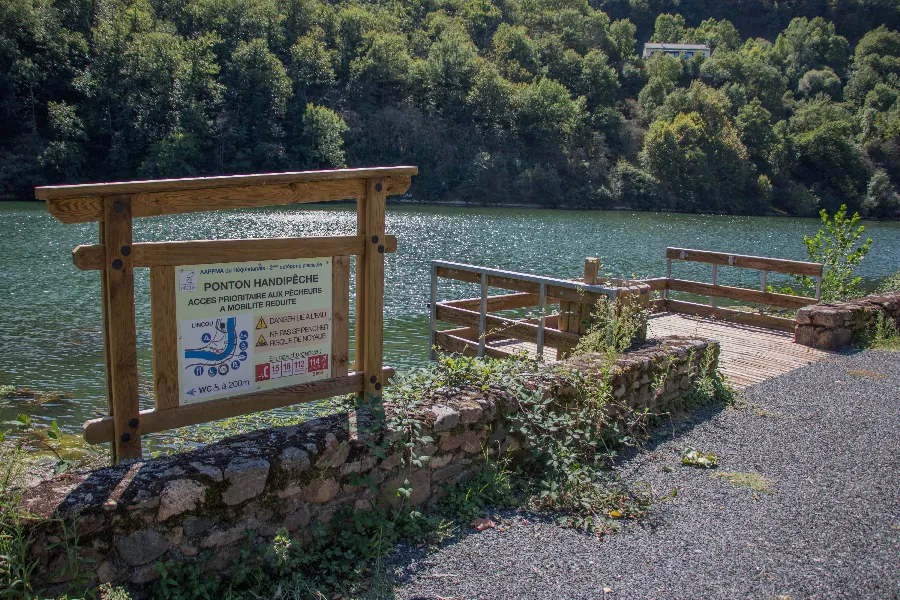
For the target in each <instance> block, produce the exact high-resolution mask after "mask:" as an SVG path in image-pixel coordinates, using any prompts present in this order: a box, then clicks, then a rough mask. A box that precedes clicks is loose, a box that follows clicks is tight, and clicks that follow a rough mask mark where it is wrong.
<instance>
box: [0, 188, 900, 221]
mask: <svg viewBox="0 0 900 600" xmlns="http://www.w3.org/2000/svg"><path fill="white" fill-rule="evenodd" d="M3 202H35V203H40V202H42V201H41V200H36V199H29V198H25V199H22V198H13V197H8V198H3V197H0V203H3ZM353 203H354V202H353V201H351V200H346V201H338V202H328V203H311V204H303V205H298V208H299V207H301V206H302V207H309V208H323V207H326V206H331V207H334V206H341V205H349V204H353ZM387 204H388V205H395V206H443V207H451V208H453V207H455V208H524V209H529V210H565V211H575V212H620V211H621V212H633V213H650V214H658V215H667V214H672V215H701V216H702V215H714V216H736V217H784V218H786V219H808V218H813V217H815V215H805V216H803V215H791V214H788V213H787V212H785V211H781V210H777V209H772V210H770V211H767V212H764V213H739V212H715V211H704V212H695V211H687V210H678V209H674V208H669V209H665V210H660V209H644V208H632V207H630V206H609V207H586V206H546V205H543V204H537V203H525V202H522V203H505V204H494V203H490V202H464V201H461V200H448V201H440V200H422V199H419V198H414V197H412V196H409V195H406V196H391V197H389V198H388V200H387ZM862 220H863V221H872V222H888V223H890V222H900V219H887V218H873V217H867V216H864V217H863V219H862Z"/></svg>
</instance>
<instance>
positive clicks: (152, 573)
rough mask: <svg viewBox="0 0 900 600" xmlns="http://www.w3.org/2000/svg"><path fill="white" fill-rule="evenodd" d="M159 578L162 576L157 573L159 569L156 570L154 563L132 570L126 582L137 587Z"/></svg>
mask: <svg viewBox="0 0 900 600" xmlns="http://www.w3.org/2000/svg"><path fill="white" fill-rule="evenodd" d="M160 577H162V574H161V573H160V572H159V569H157V568H156V564H155V563H154V564H152V565H143V566H141V567H138V568H136V569H134V570H133V571H132V572H131V577H129V578H128V580H129V581H130V582H131V583H134V584H137V585H146V584H148V583H150V582H151V581H156V580H157V579H159V578H160Z"/></svg>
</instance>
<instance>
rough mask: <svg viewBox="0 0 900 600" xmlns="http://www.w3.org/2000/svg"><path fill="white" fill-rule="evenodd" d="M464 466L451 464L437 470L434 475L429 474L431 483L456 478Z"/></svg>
mask: <svg viewBox="0 0 900 600" xmlns="http://www.w3.org/2000/svg"><path fill="white" fill-rule="evenodd" d="M464 468H465V467H464V465H462V464H460V463H456V464H451V465H448V466H446V467H443V468H441V469H437V470H435V471H434V473H432V474H431V481H433V482H435V483H437V482H440V481H444V480H445V479H449V478H451V477H456V476H457V475H459V474H460V473H462V471H463V469H464Z"/></svg>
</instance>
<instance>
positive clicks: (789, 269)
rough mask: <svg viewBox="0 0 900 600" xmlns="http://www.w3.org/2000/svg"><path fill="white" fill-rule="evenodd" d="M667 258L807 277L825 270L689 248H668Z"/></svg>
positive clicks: (818, 265) (799, 263)
mask: <svg viewBox="0 0 900 600" xmlns="http://www.w3.org/2000/svg"><path fill="white" fill-rule="evenodd" d="M666 258H667V259H669V260H684V261H690V262H702V263H708V264H712V265H721V266H726V267H742V268H745V269H757V270H759V271H778V272H779V273H788V274H790V275H806V276H808V277H821V276H822V270H823V267H822V264H821V263H813V262H806V261H801V260H785V259H782V258H768V257H765V256H749V255H746V254H728V253H727V252H710V251H708V250H693V249H689V248H666Z"/></svg>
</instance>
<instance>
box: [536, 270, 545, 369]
mask: <svg viewBox="0 0 900 600" xmlns="http://www.w3.org/2000/svg"><path fill="white" fill-rule="evenodd" d="M546 304H547V285H546V284H544V283H542V284H541V294H540V304H539V305H538V307H539V308H538V309H539V310H540V321H539V322H538V331H537V355H538V356H539V357H543V356H544V326H545V324H544V307H545V306H546Z"/></svg>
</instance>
